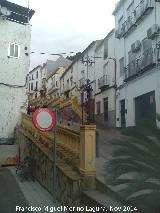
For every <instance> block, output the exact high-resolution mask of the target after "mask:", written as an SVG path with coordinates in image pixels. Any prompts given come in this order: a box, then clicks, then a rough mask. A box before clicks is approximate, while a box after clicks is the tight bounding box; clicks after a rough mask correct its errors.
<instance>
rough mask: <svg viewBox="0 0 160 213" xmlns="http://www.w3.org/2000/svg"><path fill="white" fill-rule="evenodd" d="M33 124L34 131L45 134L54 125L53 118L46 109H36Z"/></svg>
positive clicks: (51, 113) (50, 112)
mask: <svg viewBox="0 0 160 213" xmlns="http://www.w3.org/2000/svg"><path fill="white" fill-rule="evenodd" d="M32 120H33V124H34V126H35V128H36V129H39V130H40V131H42V132H47V131H49V130H51V129H52V128H53V126H54V125H55V116H54V114H53V112H52V111H50V110H49V109H47V108H40V109H37V110H36V111H35V112H34V114H33V118H32Z"/></svg>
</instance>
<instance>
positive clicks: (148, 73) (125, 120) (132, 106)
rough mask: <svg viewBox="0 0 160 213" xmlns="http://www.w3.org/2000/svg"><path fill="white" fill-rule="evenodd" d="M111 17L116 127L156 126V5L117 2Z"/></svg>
mask: <svg viewBox="0 0 160 213" xmlns="http://www.w3.org/2000/svg"><path fill="white" fill-rule="evenodd" d="M113 14H114V16H115V23H116V27H115V28H116V32H115V34H116V38H117V40H116V59H117V64H118V66H117V87H118V88H117V95H116V97H117V101H116V109H117V110H116V111H117V112H116V116H117V119H116V122H117V127H123V126H127V127H128V126H135V125H137V124H138V123H139V122H140V121H142V120H143V119H150V120H152V121H153V122H156V113H160V67H159V61H160V60H159V59H160V34H159V32H160V2H159V1H158V0H157V1H155V0H143V1H141V0H120V1H119V3H118V4H117V6H116V8H115V10H114V12H113ZM157 124H158V126H160V124H159V123H158V121H157Z"/></svg>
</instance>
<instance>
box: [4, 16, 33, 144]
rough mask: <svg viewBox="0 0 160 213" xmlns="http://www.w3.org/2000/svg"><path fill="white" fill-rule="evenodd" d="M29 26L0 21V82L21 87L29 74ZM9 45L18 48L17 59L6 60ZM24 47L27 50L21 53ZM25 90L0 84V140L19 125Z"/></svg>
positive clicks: (11, 136)
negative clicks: (18, 46) (11, 44)
mask: <svg viewBox="0 0 160 213" xmlns="http://www.w3.org/2000/svg"><path fill="white" fill-rule="evenodd" d="M30 40H31V27H30V25H21V24H18V23H13V22H10V21H5V20H0V49H1V51H0V83H6V84H10V85H18V86H24V85H25V83H26V76H27V73H28V71H29V56H27V55H26V54H25V53H30ZM9 42H13V43H16V44H19V45H20V57H19V58H18V59H17V58H8V48H9ZM25 47H27V50H25ZM26 101H27V91H26V88H25V87H22V88H13V87H8V86H2V85H0V109H1V110H0V138H1V139H4V140H6V141H7V140H8V139H9V138H13V136H14V128H15V126H16V125H17V123H18V122H20V114H21V107H22V106H24V105H26Z"/></svg>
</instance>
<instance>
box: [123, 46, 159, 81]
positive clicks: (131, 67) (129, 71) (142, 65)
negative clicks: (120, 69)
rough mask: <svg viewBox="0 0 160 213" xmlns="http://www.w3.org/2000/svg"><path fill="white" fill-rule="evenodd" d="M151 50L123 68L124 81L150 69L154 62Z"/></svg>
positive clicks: (153, 54)
mask: <svg viewBox="0 0 160 213" xmlns="http://www.w3.org/2000/svg"><path fill="white" fill-rule="evenodd" d="M155 59H156V57H155V51H154V49H153V48H151V49H148V50H146V51H145V52H144V53H143V54H142V55H141V56H139V57H138V58H135V59H134V60H132V61H131V62H130V63H129V64H128V65H127V67H126V68H125V81H128V80H130V79H132V78H133V77H135V76H137V75H139V74H140V73H143V72H145V71H147V70H149V69H151V68H152V67H153V66H154V65H155V62H156V60H155Z"/></svg>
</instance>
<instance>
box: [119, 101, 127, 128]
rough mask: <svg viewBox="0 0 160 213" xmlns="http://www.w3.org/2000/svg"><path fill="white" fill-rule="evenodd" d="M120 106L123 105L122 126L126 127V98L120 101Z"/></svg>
mask: <svg viewBox="0 0 160 213" xmlns="http://www.w3.org/2000/svg"><path fill="white" fill-rule="evenodd" d="M120 107H121V127H126V117H125V113H126V110H125V99H123V100H121V101H120Z"/></svg>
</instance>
